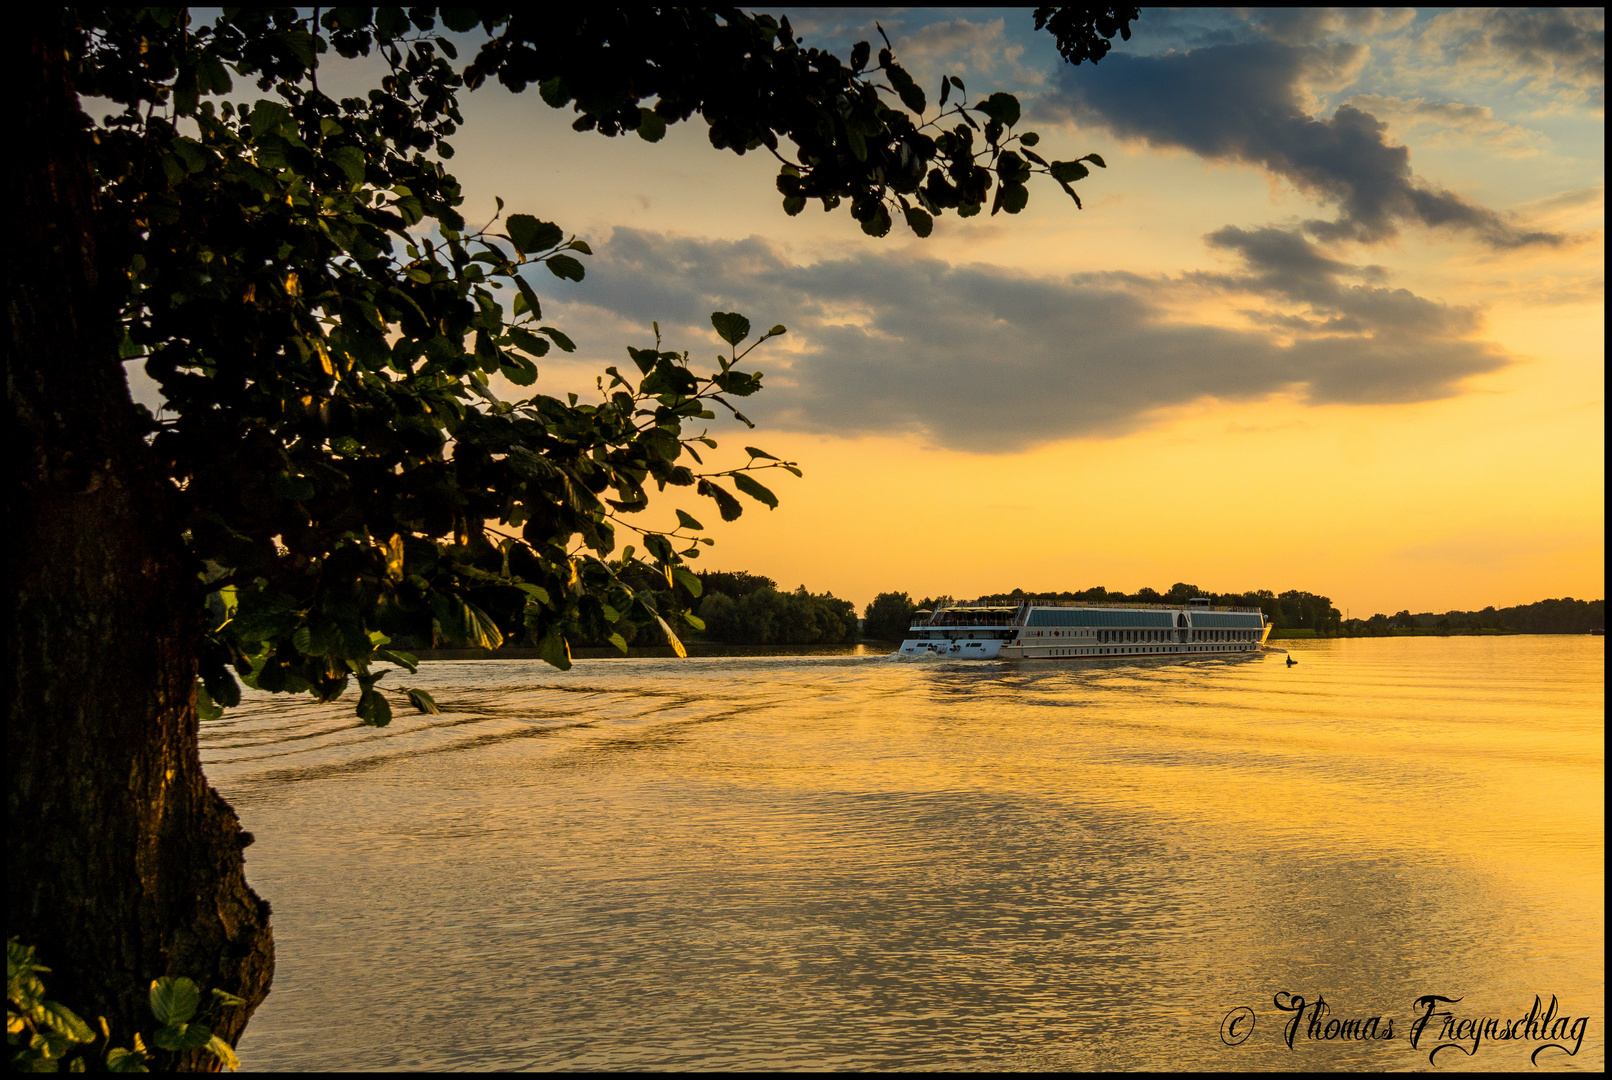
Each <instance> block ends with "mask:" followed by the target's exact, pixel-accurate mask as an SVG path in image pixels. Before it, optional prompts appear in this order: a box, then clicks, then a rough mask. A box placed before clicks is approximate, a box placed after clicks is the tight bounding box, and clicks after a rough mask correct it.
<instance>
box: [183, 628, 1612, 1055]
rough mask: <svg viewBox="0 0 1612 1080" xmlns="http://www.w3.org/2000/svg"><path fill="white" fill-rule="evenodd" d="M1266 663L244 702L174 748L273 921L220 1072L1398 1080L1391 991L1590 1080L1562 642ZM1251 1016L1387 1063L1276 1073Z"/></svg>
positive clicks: (1348, 644) (1577, 715)
mask: <svg viewBox="0 0 1612 1080" xmlns="http://www.w3.org/2000/svg"><path fill="white" fill-rule="evenodd" d="M1282 644H1283V645H1284V646H1285V647H1287V648H1289V649H1290V650H1291V651H1292V654H1293V656H1294V658H1295V659H1297V660H1298V661H1299V664H1298V666H1296V667H1288V666H1286V665H1285V664H1284V663H1283V658H1282V657H1281V656H1280V655H1279V654H1277V655H1267V656H1258V657H1252V658H1239V659H1235V660H1233V659H1224V660H1202V661H1194V662H1188V663H1163V662H1142V663H1136V664H1132V665H1128V666H1122V667H1092V666H1082V665H1080V664H1078V663H1077V662H1068V663H1060V662H1056V661H1038V662H1035V663H1032V664H1011V663H1003V664H957V663H951V662H945V661H934V660H915V659H902V658H888V657H874V656H841V657H824V656H815V657H804V658H803V657H766V658H740V659H697V660H687V661H675V660H668V661H658V660H642V661H638V660H634V661H626V660H595V661H582V662H579V663H578V664H577V665H576V667H575V668H573V669H572V670H571V671H570V672H566V673H561V672H556V671H554V670H553V669H550V668H547V667H545V666H543V665H542V664H540V663H538V662H526V661H484V662H479V663H435V664H429V663H428V664H424V665H422V666H421V669H420V673H419V674H418V675H417V676H415V677H413V678H410V677H408V676H407V675H405V674H404V673H401V672H400V673H396V674H394V675H393V676H391V677H390V678H389V679H388V682H392V681H394V680H395V681H398V682H399V684H400V685H411V684H412V685H420V686H424V687H427V688H429V689H430V690H431V691H432V692H433V693H434V694H435V695H436V698H437V701H438V702H439V703H440V704H441V705H442V707H443V709H444V714H443V715H441V716H431V717H415V716H404V715H402V714H401V713H400V714H399V716H398V719H397V720H395V721H394V722H393V724H392V726H391V727H389V728H386V729H384V730H374V729H369V728H363V727H359V726H356V724H355V722H354V718H353V716H352V713H351V702H346V703H343V704H341V705H334V706H317V705H312V704H309V703H307V699H300V700H290V699H271V698H269V697H267V696H266V695H262V696H257V697H254V698H252V699H251V700H250V701H248V702H247V703H246V704H245V705H244V706H243V707H242V708H241V709H239V710H237V711H235V712H233V713H232V714H230V716H229V718H228V719H226V720H224V721H220V722H219V723H217V724H213V725H208V726H206V727H205V728H204V729H203V734H202V750H203V756H204V760H205V761H206V762H207V771H208V774H209V775H210V776H211V777H212V779H213V781H214V783H215V784H217V785H218V787H219V788H220V790H222V791H223V793H224V794H225V795H226V796H227V797H228V798H229V799H230V801H231V802H233V803H234V805H235V807H236V808H237V809H238V810H239V812H240V814H241V817H242V819H243V821H244V823H245V826H246V828H248V829H251V830H252V831H253V832H254V833H255V834H256V835H257V838H258V839H257V843H256V845H255V846H253V847H252V848H250V849H249V850H248V852H247V873H248V876H249V878H250V880H251V881H252V883H253V885H254V886H255V887H256V888H257V890H258V891H259V892H260V893H262V894H263V895H264V896H266V897H268V898H269V899H270V900H271V901H272V902H273V905H274V928H275V938H276V943H277V948H278V957H279V959H278V972H277V974H276V977H275V983H274V991H273V993H272V994H271V995H270V997H269V999H268V1001H267V1003H266V1004H265V1005H264V1006H263V1008H262V1009H260V1010H259V1011H258V1013H257V1016H256V1018H255V1019H254V1020H253V1021H252V1024H251V1027H250V1028H249V1030H248V1032H247V1034H246V1037H245V1039H244V1040H243V1041H242V1043H241V1047H240V1053H241V1058H242V1059H243V1061H244V1062H245V1063H246V1066H247V1067H248V1068H258V1069H315V1068H334V1069H409V1068H422V1069H423V1068H431V1069H450V1068H452V1069H465V1068H476V1069H522V1068H536V1069H545V1068H611V1069H618V1068H627V1069H638V1068H657V1067H658V1068H684V1069H693V1068H698V1069H738V1068H747V1067H774V1068H797V1069H822V1068H844V1067H871V1068H902V1069H934V1068H964V1069H1004V1068H1045V1069H1061V1068H1077V1069H1096V1068H1155V1069H1158V1068H1163V1069H1171V1068H1187V1069H1212V1068H1233V1069H1241V1068H1250V1069H1294V1068H1297V1069H1316V1068H1320V1069H1333V1068H1336V1069H1358V1068H1372V1069H1379V1068H1387V1069H1417V1068H1423V1069H1425V1068H1428V1067H1429V1062H1428V1051H1429V1049H1430V1047H1431V1046H1433V1045H1436V1043H1437V1038H1436V1036H1437V1033H1438V1029H1439V1026H1440V1021H1439V1020H1437V1019H1435V1020H1434V1022H1433V1024H1432V1025H1431V1027H1430V1028H1429V1029H1428V1031H1427V1032H1426V1033H1424V1035H1423V1036H1422V1039H1421V1047H1420V1049H1417V1050H1413V1049H1412V1048H1411V1046H1410V1043H1409V1039H1408V1036H1409V1034H1410V1022H1411V1020H1412V1018H1413V1017H1414V1016H1416V1015H1418V1010H1417V1009H1416V1008H1415V1007H1414V1006H1413V1002H1414V1000H1415V999H1416V998H1417V997H1419V996H1421V995H1423V994H1441V995H1443V996H1445V997H1449V998H1460V999H1462V1000H1461V1002H1460V1003H1459V1004H1455V1005H1449V1006H1441V1008H1444V1009H1450V1010H1453V1011H1454V1013H1455V1016H1456V1018H1457V1019H1460V1018H1465V1017H1499V1018H1502V1019H1505V1018H1516V1017H1518V1016H1520V1015H1522V1014H1524V1013H1526V1012H1527V1011H1528V1009H1529V1007H1530V1006H1532V1004H1533V1001H1534V995H1536V994H1539V995H1542V997H1543V1001H1544V1003H1545V1004H1546V1006H1547V1007H1548V1005H1549V1002H1550V1000H1551V996H1552V995H1553V994H1554V995H1555V996H1556V998H1557V1000H1558V1003H1559V1004H1558V1007H1557V1015H1558V1016H1562V1015H1567V1016H1571V1017H1574V1018H1578V1017H1587V1018H1588V1021H1589V1023H1588V1026H1587V1029H1583V1030H1584V1032H1585V1033H1584V1035H1583V1039H1582V1044H1581V1046H1580V1048H1579V1050H1578V1053H1577V1056H1576V1057H1568V1056H1566V1055H1565V1054H1563V1053H1561V1052H1559V1051H1554V1050H1546V1051H1544V1052H1543V1053H1541V1054H1540V1055H1539V1058H1538V1066H1539V1067H1541V1068H1546V1069H1562V1068H1572V1069H1584V1070H1599V1069H1602V1068H1603V1067H1604V1064H1605V1038H1604V1036H1605V1011H1604V1001H1605V998H1604V990H1605V985H1604V965H1605V951H1604V950H1605V918H1604V905H1603V884H1604V840H1605V830H1604V823H1603V814H1604V797H1603V785H1604V779H1605V775H1604V752H1603V740H1604V710H1605V696H1604V687H1603V678H1604V666H1605V662H1604V656H1605V653H1604V639H1601V638H1588V637H1501V638H1444V639H1441V638H1408V639H1384V640H1371V639H1362V640H1340V641H1316V642H1302V641H1298V642H1283V643H1282ZM399 676H401V678H399ZM1278 992H1287V993H1290V994H1297V995H1301V996H1303V997H1304V998H1306V999H1307V1000H1308V1001H1312V1002H1313V1001H1314V1000H1315V999H1316V997H1317V996H1318V995H1324V996H1325V998H1326V1001H1327V1003H1328V1005H1329V1006H1330V1007H1331V1009H1332V1010H1333V1012H1332V1013H1331V1014H1330V1016H1328V1017H1325V1018H1323V1024H1324V1021H1325V1020H1326V1019H1345V1020H1347V1019H1366V1018H1369V1017H1372V1016H1380V1017H1382V1023H1383V1024H1386V1022H1387V1021H1388V1020H1390V1019H1391V1020H1392V1021H1393V1032H1394V1037H1393V1038H1392V1039H1391V1040H1376V1041H1356V1040H1342V1039H1335V1040H1332V1041H1327V1040H1325V1039H1320V1038H1318V1039H1309V1038H1307V1037H1306V1036H1307V1026H1308V1025H1307V1022H1308V1019H1309V1016H1310V1013H1309V1012H1307V1013H1306V1023H1305V1024H1303V1025H1301V1026H1300V1029H1299V1030H1298V1032H1297V1034H1296V1038H1295V1041H1294V1046H1293V1048H1292V1049H1289V1048H1288V1046H1287V1045H1286V1043H1285V1042H1284V1041H1283V1030H1282V1029H1283V1024H1284V1023H1285V1022H1286V1021H1287V1020H1288V1019H1289V1018H1290V1015H1291V1014H1288V1013H1284V1012H1281V1011H1280V1010H1278V1009H1277V1008H1275V1006H1274V1005H1273V1003H1272V997H1273V995H1275V994H1277V993H1278ZM1238 1006H1247V1007H1248V1008H1250V1009H1251V1010H1252V1011H1253V1013H1254V1014H1255V1026H1254V1029H1253V1033H1252V1035H1251V1036H1249V1037H1248V1038H1247V1041H1245V1042H1242V1043H1241V1044H1240V1045H1235V1046H1227V1045H1226V1044H1225V1041H1224V1040H1223V1039H1222V1037H1221V1034H1220V1032H1221V1024H1222V1019H1223V1017H1225V1016H1226V1014H1227V1013H1228V1011H1229V1010H1232V1009H1234V1008H1236V1007H1238ZM1239 1030H1242V1029H1241V1028H1240V1029H1239ZM1378 1031H1379V1033H1381V1032H1382V1031H1383V1027H1382V1026H1379V1028H1378ZM1319 1033H1320V1034H1324V1027H1322V1028H1321V1029H1320V1031H1319ZM1543 1041H1546V1040H1535V1041H1527V1040H1523V1041H1511V1042H1503V1041H1492V1040H1490V1039H1484V1040H1481V1041H1480V1045H1478V1047H1477V1049H1476V1053H1475V1054H1473V1055H1471V1056H1468V1055H1467V1054H1466V1053H1465V1052H1464V1051H1463V1050H1455V1049H1452V1050H1449V1051H1447V1052H1441V1053H1440V1054H1439V1056H1438V1057H1437V1059H1436V1061H1435V1062H1434V1063H1433V1065H1432V1067H1433V1068H1435V1069H1441V1070H1444V1069H1463V1068H1477V1069H1532V1068H1534V1066H1532V1065H1531V1064H1530V1061H1529V1056H1530V1054H1531V1053H1532V1052H1533V1051H1534V1050H1535V1049H1536V1048H1537V1047H1538V1046H1539V1045H1541V1044H1542V1042H1543ZM1462 1045H1463V1046H1464V1047H1466V1048H1467V1049H1471V1047H1472V1040H1471V1039H1470V1038H1468V1039H1466V1040H1465V1041H1464V1043H1463V1044H1462ZM1571 1045H1572V1043H1571V1040H1569V1047H1570V1048H1571Z"/></svg>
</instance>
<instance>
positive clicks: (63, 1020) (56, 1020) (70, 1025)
mask: <svg viewBox="0 0 1612 1080" xmlns="http://www.w3.org/2000/svg"><path fill="white" fill-rule="evenodd" d="M39 1013H40V1015H39V1019H41V1020H43V1021H44V1022H45V1023H46V1024H48V1025H49V1026H50V1028H51V1030H52V1031H55V1032H58V1033H59V1034H61V1035H63V1036H64V1037H66V1038H68V1039H71V1040H72V1041H73V1042H80V1043H87V1042H93V1041H94V1039H95V1035H94V1033H93V1032H91V1031H90V1026H89V1025H88V1024H86V1023H85V1022H84V1021H83V1020H81V1019H79V1016H78V1014H77V1013H75V1012H74V1011H73V1010H72V1009H69V1008H68V1007H67V1006H66V1005H63V1004H62V1003H61V1002H59V1001H42V1002H40V1003H39Z"/></svg>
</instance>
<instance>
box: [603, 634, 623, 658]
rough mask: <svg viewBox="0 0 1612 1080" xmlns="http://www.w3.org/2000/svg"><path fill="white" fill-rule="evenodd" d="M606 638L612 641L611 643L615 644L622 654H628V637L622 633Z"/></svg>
mask: <svg viewBox="0 0 1612 1080" xmlns="http://www.w3.org/2000/svg"><path fill="white" fill-rule="evenodd" d="M605 640H606V641H608V642H610V644H612V645H614V646H615V647H616V648H617V650H619V651H620V653H621V655H623V656H626V655H627V639H626V638H624V637H622V636H621V635H620V634H611V635H610V636H609V637H607V638H605Z"/></svg>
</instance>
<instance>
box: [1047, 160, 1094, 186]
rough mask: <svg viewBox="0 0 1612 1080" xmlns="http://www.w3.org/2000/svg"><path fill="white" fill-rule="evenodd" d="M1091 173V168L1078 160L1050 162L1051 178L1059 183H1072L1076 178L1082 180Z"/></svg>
mask: <svg viewBox="0 0 1612 1080" xmlns="http://www.w3.org/2000/svg"><path fill="white" fill-rule="evenodd" d="M1090 175H1091V170H1090V169H1088V168H1086V166H1084V165H1082V164H1081V163H1080V162H1078V161H1054V162H1053V163H1052V178H1053V179H1054V180H1057V181H1059V182H1061V183H1065V184H1072V183H1074V182H1075V181H1076V180H1084V179H1086V177H1088V176H1090Z"/></svg>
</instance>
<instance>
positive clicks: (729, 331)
mask: <svg viewBox="0 0 1612 1080" xmlns="http://www.w3.org/2000/svg"><path fill="white" fill-rule="evenodd" d="M711 325H712V326H714V327H716V332H717V336H718V337H720V338H721V339H722V340H723V341H725V342H727V343H728V344H729V345H737V344H739V342H741V341H743V340H744V339H745V338H746V337H748V336H749V335H750V320H749V319H747V318H745V317H744V316H743V315H740V314H739V313H738V312H737V311H713V312H711Z"/></svg>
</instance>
